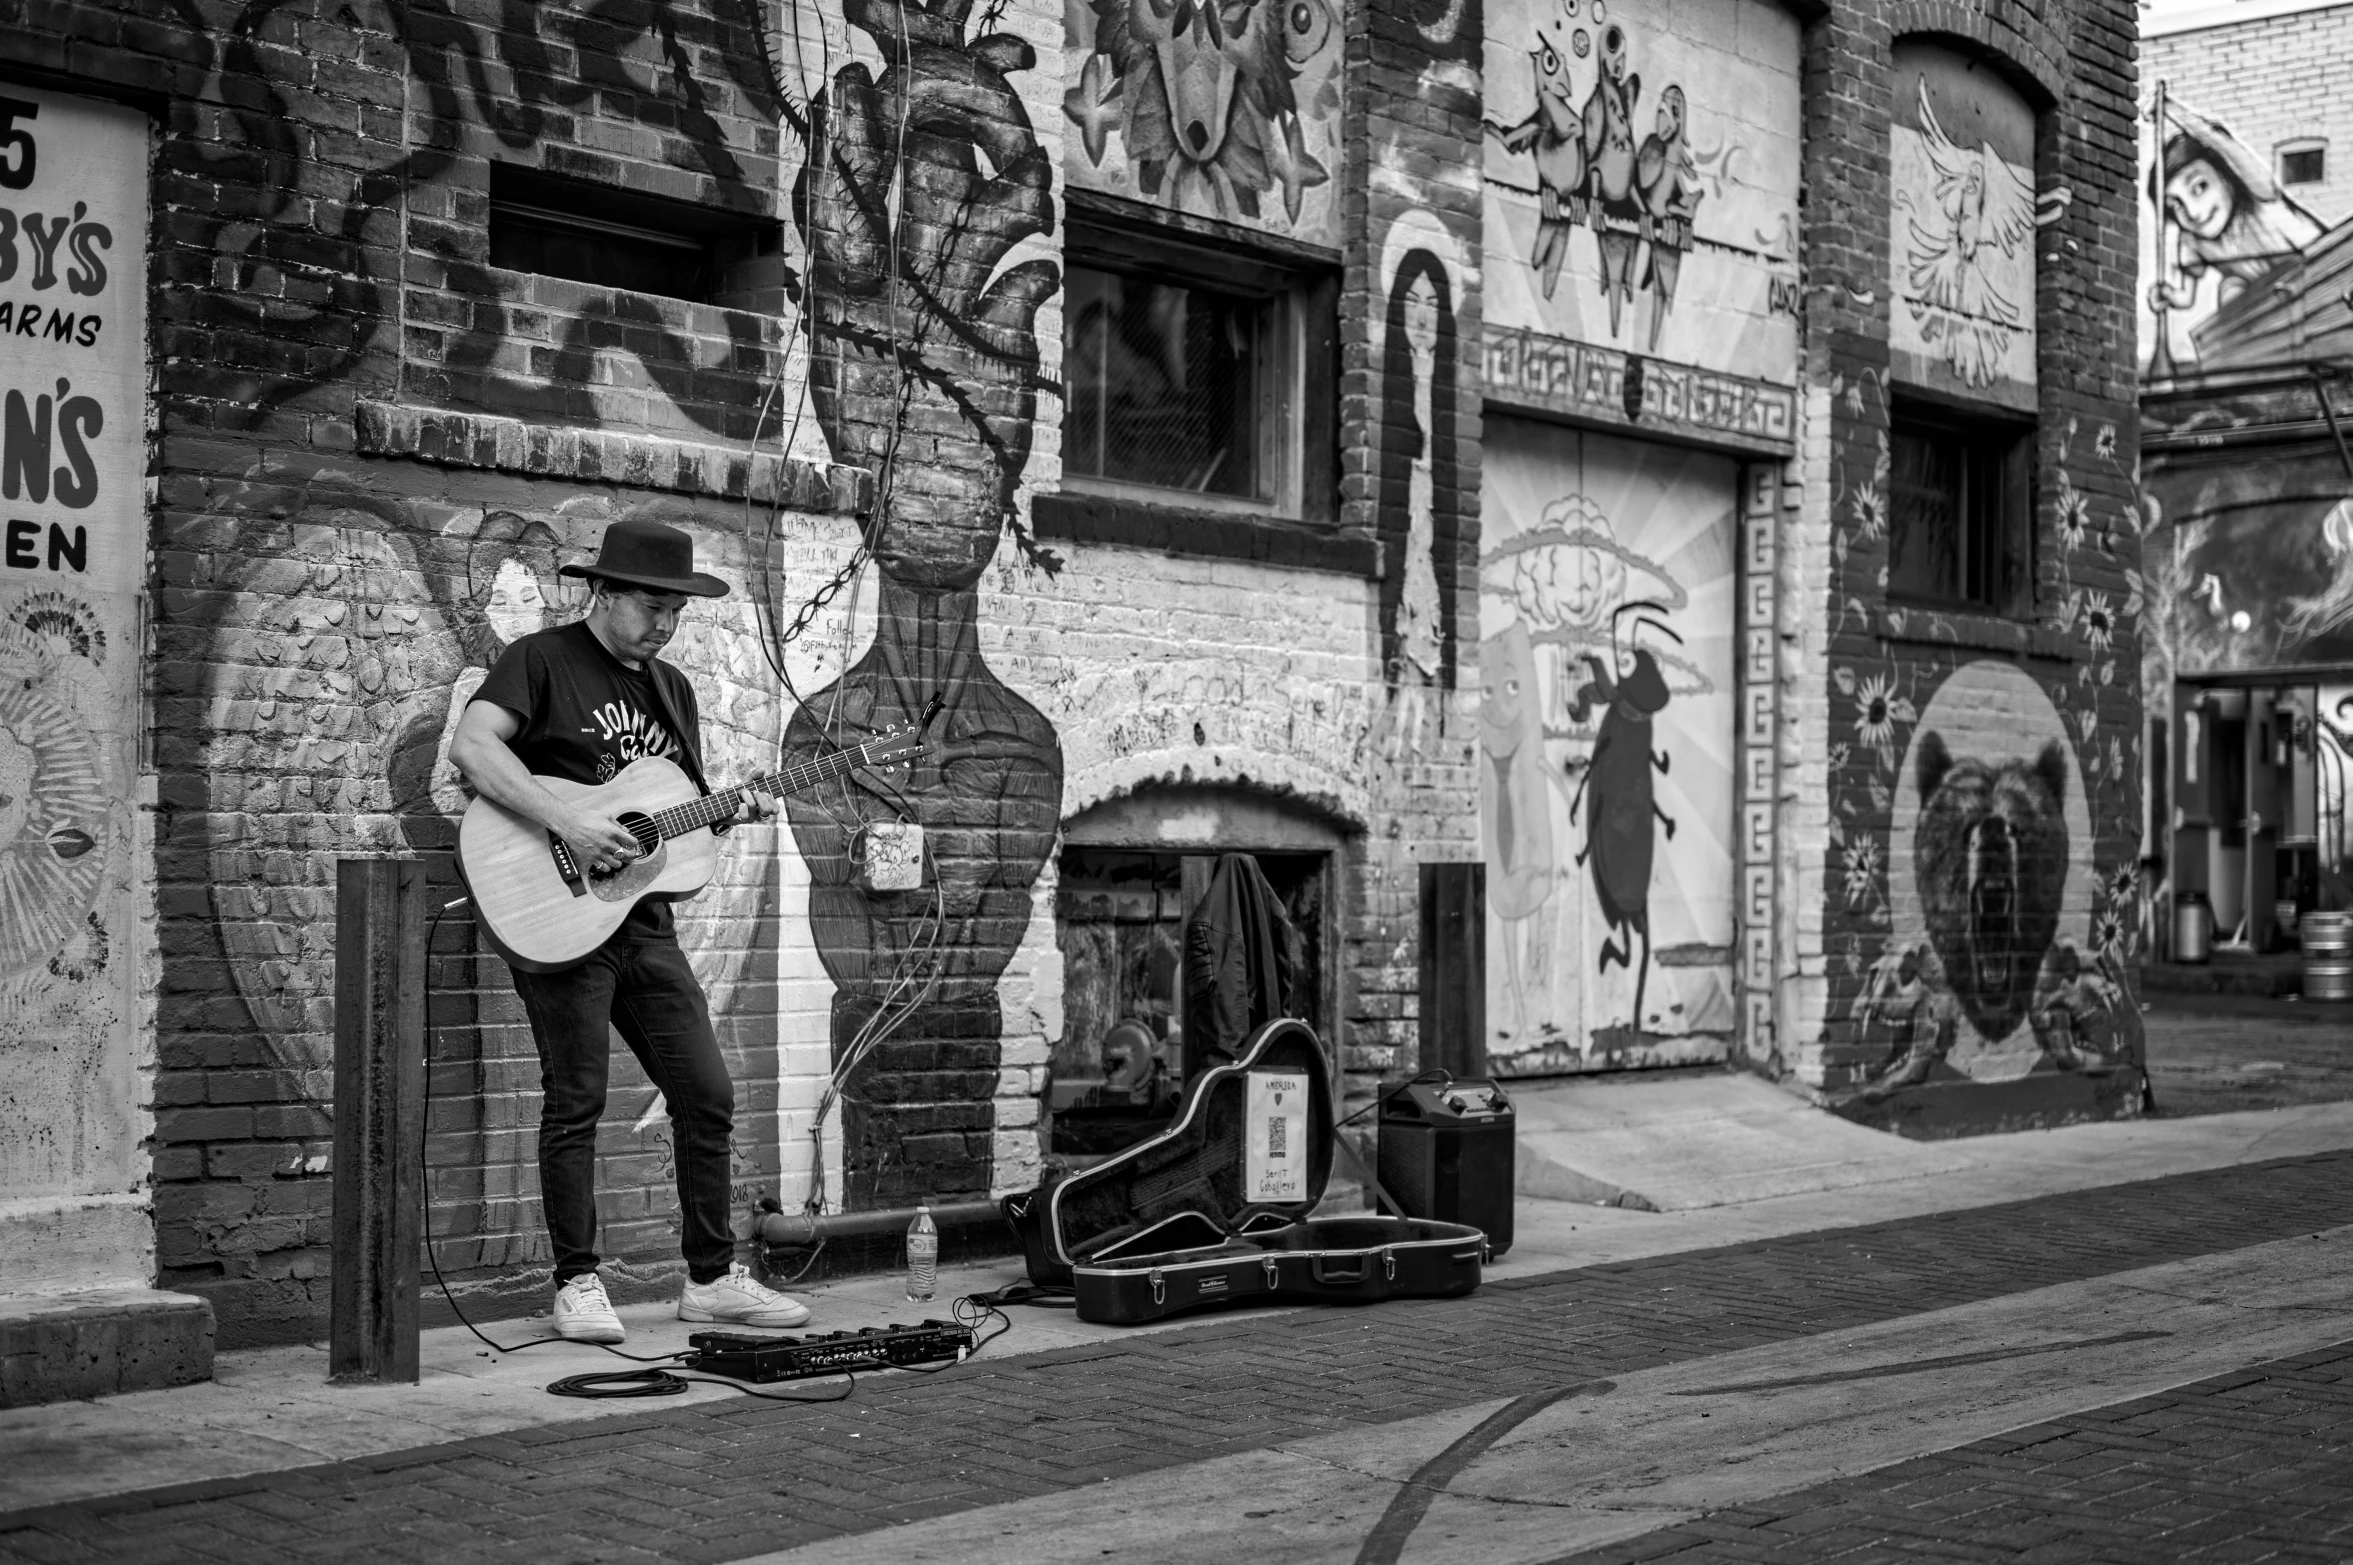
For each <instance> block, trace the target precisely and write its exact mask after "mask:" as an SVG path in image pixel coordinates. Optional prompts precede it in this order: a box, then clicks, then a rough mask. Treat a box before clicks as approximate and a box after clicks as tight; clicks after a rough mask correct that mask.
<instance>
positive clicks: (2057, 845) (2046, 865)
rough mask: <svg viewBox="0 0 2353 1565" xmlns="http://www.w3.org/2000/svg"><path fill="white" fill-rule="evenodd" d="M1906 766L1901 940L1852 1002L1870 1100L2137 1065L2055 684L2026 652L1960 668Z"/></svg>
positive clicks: (1897, 838)
mask: <svg viewBox="0 0 2353 1565" xmlns="http://www.w3.org/2000/svg"><path fill="white" fill-rule="evenodd" d="M1890 759H1891V760H1892V755H1890ZM1897 778H1898V786H1897V789H1896V791H1895V794H1894V797H1893V799H1892V801H1891V802H1892V805H1893V808H1892V810H1891V816H1892V819H1891V822H1890V828H1891V829H1890V832H1889V856H1888V866H1887V891H1888V911H1889V923H1890V925H1891V931H1890V938H1889V939H1888V942H1887V944H1886V946H1885V948H1884V949H1883V951H1882V952H1881V954H1880V956H1879V957H1878V959H1877V960H1876V961H1875V962H1874V963H1872V965H1871V966H1870V968H1869V970H1868V971H1867V973H1866V974H1865V975H1864V985H1863V992H1862V995H1861V998H1860V1000H1859V1002H1858V1004H1857V1005H1856V1008H1855V1013H1854V1014H1855V1020H1856V1022H1857V1024H1858V1027H1859V1029H1860V1033H1861V1036H1862V1038H1863V1041H1864V1043H1865V1045H1866V1047H1867V1048H1869V1049H1870V1050H1872V1051H1873V1053H1872V1056H1871V1057H1870V1058H1868V1059H1867V1060H1866V1061H1865V1063H1864V1080H1863V1082H1862V1083H1861V1086H1860V1090H1859V1091H1858V1093H1857V1097H1858V1098H1859V1099H1861V1100H1863V1101H1866V1102H1875V1101H1878V1100H1881V1099H1884V1098H1887V1097H1889V1096H1891V1095H1893V1094H1894V1093H1896V1092H1898V1091H1901V1090H1902V1089H1904V1088H1907V1087H1913V1086H1919V1085H1923V1084H1926V1083H1931V1082H1936V1081H1951V1080H1963V1079H1965V1080H1971V1081H1978V1082H1992V1081H2005V1080H2013V1079H2016V1078H2018V1077H2022V1076H2026V1075H2030V1074H2034V1073H2036V1072H2044V1073H2050V1072H2059V1071H2067V1072H2080V1073H2083V1074H2085V1075H2091V1076H2101V1075H2107V1074H2110V1073H2113V1072H2114V1071H2116V1070H2117V1069H2119V1068H2120V1067H2123V1066H2127V1065H2131V1064H2134V1063H2136V1062H2135V1060H2134V1059H2133V1058H2132V1054H2133V1050H2132V1042H2131V1040H2132V1029H2131V1027H2130V1026H2129V1025H2127V1024H2123V1011H2122V1009H2120V1008H2124V1007H2125V1006H2126V1000H2127V992H2126V989H2125V986H2124V981H2123V979H2124V975H2123V972H2122V970H2121V968H2120V966H2119V964H2118V962H2117V960H2116V957H2115V955H2114V954H2113V953H2112V952H2108V951H2102V950H2097V949H2095V948H2094V947H2093V943H2092V938H2091V924H2092V917H2091V915H2092V902H2093V900H2094V897H2095V894H2096V893H2095V887H2096V885H2097V884H2098V877H2097V876H2096V874H2095V873H2094V868H2093V864H2092V852H2093V847H2094V843H2093V838H2092V830H2091V810H2090V801H2089V800H2088V799H2087V797H2086V794H2085V790H2084V786H2083V780H2082V777H2081V775H2080V773H2079V772H2078V770H2077V767H2076V762H2075V756H2074V751H2073V748H2072V747H2071V746H2070V744H2069V743H2068V740H2067V735H2066V728H2065V724H2064V721H2063V720H2062V718H2061V717H2060V715H2059V712H2058V710H2057V709H2056V708H2055V707H2054V706H2052V704H2051V701H2050V698H2049V697H2048V696H2047V695H2045V694H2044V693H2043V691H2042V689H2041V687H2040V686H2039V685H2037V684H2036V683H2035V681H2034V680H2033V679H2032V678H2031V677H2030V676H2028V675H2027V674H2026V673H2024V672H2023V671H2021V670H2020V669H2019V668H2017V667H2016V666H2015V665H2013V664H2009V663H2000V662H1994V661H1991V660H1985V661H1979V662H1973V663H1969V664H1965V665H1963V666H1962V667H1961V668H1960V669H1958V670H1956V671H1955V672H1954V673H1953V675H1952V676H1951V677H1950V678H1948V679H1947V680H1946V681H1945V682H1944V684H1943V685H1942V686H1941V687H1940V688H1939V689H1938V691H1937V693H1936V695H1935V697H1934V699H1932V700H1931V701H1930V702H1929V703H1928V705H1927V707H1926V709H1925V710H1923V711H1922V712H1921V713H1920V717H1919V721H1918V723H1917V725H1916V726H1915V727H1914V728H1913V730H1912V734H1911V740H1910V744H1909V748H1908V750H1907V751H1906V754H1905V758H1904V764H1903V765H1902V767H1901V768H1900V769H1899V770H1898V772H1897ZM1881 1051H1884V1052H1881Z"/></svg>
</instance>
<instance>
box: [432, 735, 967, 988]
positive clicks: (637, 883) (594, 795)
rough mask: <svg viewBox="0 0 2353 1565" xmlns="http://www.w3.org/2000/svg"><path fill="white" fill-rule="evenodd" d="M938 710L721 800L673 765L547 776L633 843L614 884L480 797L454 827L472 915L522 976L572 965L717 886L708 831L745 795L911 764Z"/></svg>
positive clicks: (556, 790) (651, 763)
mask: <svg viewBox="0 0 2353 1565" xmlns="http://www.w3.org/2000/svg"><path fill="white" fill-rule="evenodd" d="M939 709H940V700H939V698H938V697H937V696H934V697H933V698H932V700H931V704H930V705H928V706H926V707H925V708H924V709H923V715H922V717H920V718H918V719H917V720H916V721H915V722H912V723H909V724H906V725H904V726H902V727H899V728H894V729H891V730H890V731H889V732H887V733H881V734H877V735H875V736H874V737H873V738H872V739H869V740H867V741H866V742H865V743H864V744H861V745H855V746H852V747H851V748H849V749H845V750H837V751H835V752H834V753H832V754H830V755H824V756H820V757H818V758H817V759H816V760H814V761H806V762H803V763H802V764H800V765H798V766H788V767H786V768H784V769H783V770H782V771H778V772H771V773H769V774H768V775H766V776H764V777H755V778H753V779H752V780H751V781H750V782H748V783H745V784H744V785H743V786H741V787H739V788H730V789H728V790H727V791H726V792H724V793H714V794H709V795H705V794H701V793H698V792H696V791H695V785H694V780H693V779H692V778H690V777H688V776H687V775H686V773H685V772H684V771H683V770H681V769H680V767H679V766H678V764H677V763H676V762H674V761H667V760H664V759H662V758H661V757H659V756H646V757H644V758H642V759H640V760H635V761H632V762H630V763H629V764H628V765H627V766H624V767H622V768H621V770H620V771H619V772H618V773H616V774H615V775H614V777H613V779H612V780H611V781H610V782H605V783H578V782H572V781H569V780H568V779H566V778H562V777H541V778H539V779H538V781H539V784H540V786H541V787H543V788H545V789H546V790H547V791H548V792H550V793H552V794H554V795H555V796H556V797H557V798H559V799H562V800H564V801H566V802H567V803H578V804H585V805H589V806H591V807H593V808H596V809H600V810H608V811H610V812H611V813H612V816H613V818H614V819H615V820H617V821H619V822H620V823H621V825H622V826H623V827H625V828H627V829H628V831H629V832H630V833H631V834H632V835H634V836H635V837H636V838H637V844H638V847H639V848H640V850H642V851H641V852H640V855H639V856H638V857H637V858H635V859H632V860H630V861H629V862H628V863H627V864H624V865H622V866H621V867H620V868H619V869H617V870H614V871H613V872H611V873H610V874H599V873H598V872H596V871H594V870H591V869H588V868H587V867H586V866H584V865H583V864H582V863H581V862H580V860H579V857H578V855H576V854H575V853H574V852H573V851H572V845H571V844H570V843H568V842H566V841H565V840H564V839H563V838H562V837H560V836H558V835H556V834H555V833H554V832H552V831H550V830H548V829H547V828H546V827H545V826H542V825H540V824H539V823H538V822H536V821H533V820H529V819H526V818H525V817H523V816H521V815H518V814H516V813H515V812H514V811H513V810H510V809H508V808H506V807H505V806H504V805H500V804H494V803H492V802H491V801H490V800H488V799H485V798H480V797H477V798H476V799H475V800H474V802H473V803H472V804H470V805H468V806H466V816H465V819H464V820H463V821H461V822H459V824H458V872H459V873H460V874H461V875H463V876H464V877H465V882H466V892H467V894H468V895H469V896H470V897H471V898H472V899H473V902H474V914H475V917H476V918H477V919H478V920H479V921H480V922H481V925H482V928H483V931H484V932H485V933H487V934H488V935H489V936H490V943H491V945H492V946H493V947H495V948H496V949H497V951H498V954H499V955H501V956H503V957H505V958H506V959H507V960H508V961H509V962H511V963H513V964H514V965H515V966H516V967H519V968H522V969H523V970H524V971H526V972H533V973H547V972H554V971H556V970H557V969H559V968H565V967H570V966H571V965H573V964H574V963H575V962H578V961H581V960H582V959H584V958H585V957H587V956H588V954H589V953H590V952H592V951H594V950H595V949H596V948H597V947H598V946H601V945H603V944H604V943H605V942H606V941H607V940H609V939H611V938H612V935H613V931H614V930H616V929H619V928H620V927H621V923H622V921H623V920H624V919H626V918H628V916H629V913H630V910H631V909H632V908H634V907H636V906H637V904H638V903H640V902H642V901H644V900H645V899H646V898H648V897H662V898H666V899H668V900H671V901H681V900H683V899H685V898H687V897H691V896H693V895H694V894H695V893H696V892H698V891H700V890H702V889H703V887H705V886H707V885H709V884H710V881H711V876H712V874H713V873H714V872H715V871H716V870H717V869H718V867H719V842H718V839H717V838H716V837H714V836H712V834H711V827H712V826H713V825H714V824H715V823H717V822H719V821H724V820H728V819H730V818H732V817H733V816H734V814H735V812H736V811H737V809H738V808H740V807H741V805H742V803H743V796H744V794H745V793H747V792H754V793H766V794H779V795H781V794H788V793H797V792H799V791H800V790H802V789H804V788H813V787H815V786H817V785H818V784H819V783H822V782H829V781H831V780H832V779H834V778H836V777H840V776H843V775H845V774H847V773H849V772H854V771H857V770H859V769H861V768H865V767H881V766H889V765H892V764H893V763H895V762H899V761H909V760H912V759H914V757H915V756H916V755H918V754H920V753H921V752H922V749H923V734H924V730H925V729H927V728H929V727H930V726H931V720H932V719H933V718H934V717H936V716H938V715H939Z"/></svg>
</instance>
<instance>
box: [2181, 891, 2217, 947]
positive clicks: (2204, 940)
mask: <svg viewBox="0 0 2353 1565" xmlns="http://www.w3.org/2000/svg"><path fill="white" fill-rule="evenodd" d="M2213 956H2214V909H2213V908H2211V907H2209V906H2208V905H2207V903H2206V893H2205V892H2203V891H2184V892H2181V893H2179V894H2177V895H2176V896H2175V897H2174V899H2173V959H2174V960H2175V961H2176V962H2207V961H2211V960H2212V959H2213Z"/></svg>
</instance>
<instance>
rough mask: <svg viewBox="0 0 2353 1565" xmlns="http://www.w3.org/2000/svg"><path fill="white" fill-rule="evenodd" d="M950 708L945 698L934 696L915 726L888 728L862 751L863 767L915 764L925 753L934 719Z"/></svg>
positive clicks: (861, 749) (861, 748) (904, 724)
mask: <svg viewBox="0 0 2353 1565" xmlns="http://www.w3.org/2000/svg"><path fill="white" fill-rule="evenodd" d="M946 705H947V702H946V700H945V699H944V698H942V697H940V696H937V695H935V696H933V697H932V698H931V699H930V700H929V701H926V702H925V703H924V704H923V711H922V714H921V715H920V716H918V717H917V718H916V719H915V721H914V722H912V723H901V724H900V725H899V726H898V727H896V728H886V729H884V730H883V731H882V732H881V733H879V734H876V735H875V736H874V737H873V738H871V739H869V740H867V741H866V742H865V743H864V744H862V745H860V746H859V747H858V754H859V756H860V758H861V764H862V765H866V766H895V765H897V764H899V763H900V762H902V761H903V762H907V763H909V764H913V762H914V760H915V758H916V757H917V756H919V755H921V754H922V753H923V741H924V735H925V734H926V733H928V732H930V730H931V724H932V719H934V718H936V717H938V716H939V715H940V709H941V708H942V707H944V706H946Z"/></svg>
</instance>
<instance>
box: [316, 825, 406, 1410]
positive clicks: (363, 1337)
mask: <svg viewBox="0 0 2353 1565" xmlns="http://www.w3.org/2000/svg"><path fill="white" fill-rule="evenodd" d="M335 868H336V875H335V1235H334V1248H333V1272H332V1274H331V1287H330V1297H331V1300H332V1310H333V1316H332V1320H331V1323H330V1331H329V1347H328V1354H327V1374H328V1378H329V1379H331V1380H337V1381H345V1382H352V1383H366V1382H383V1381H408V1382H410V1383H412V1384H413V1383H414V1382H415V1381H416V1379H417V1251H418V1247H419V1245H420V1244H421V1243H422V1242H423V1230H424V1193H425V1151H424V1144H423V1140H422V1137H423V1133H424V1115H425V916H424V915H425V866H424V865H423V864H421V863H419V862H417V861H416V860H414V859H393V858H346V859H342V860H340V861H338V862H337V864H336V866H335Z"/></svg>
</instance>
